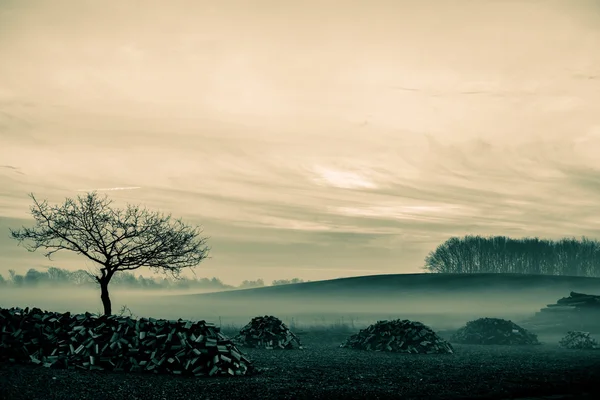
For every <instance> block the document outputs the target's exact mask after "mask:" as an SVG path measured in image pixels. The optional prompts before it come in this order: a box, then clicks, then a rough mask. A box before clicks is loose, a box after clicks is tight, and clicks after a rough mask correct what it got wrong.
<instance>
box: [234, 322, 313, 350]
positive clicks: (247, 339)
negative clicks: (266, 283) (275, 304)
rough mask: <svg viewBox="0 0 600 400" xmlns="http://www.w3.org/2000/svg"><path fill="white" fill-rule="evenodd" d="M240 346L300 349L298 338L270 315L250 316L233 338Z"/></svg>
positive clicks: (300, 344)
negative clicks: (248, 320)
mask: <svg viewBox="0 0 600 400" xmlns="http://www.w3.org/2000/svg"><path fill="white" fill-rule="evenodd" d="M233 340H234V341H235V343H237V344H239V345H240V346H245V347H253V348H265V349H269V350H272V349H288V350H289V349H294V348H299V349H302V343H301V342H300V339H298V337H297V336H296V335H295V334H294V333H293V332H292V331H290V330H289V328H288V327H287V326H286V325H285V324H284V323H283V322H282V321H281V320H280V319H279V318H276V317H274V316H272V315H265V316H264V317H256V318H252V320H251V321H250V322H249V323H248V324H247V325H246V326H245V327H243V328H242V329H241V330H240V333H239V334H238V335H237V336H236V337H235V338H233Z"/></svg>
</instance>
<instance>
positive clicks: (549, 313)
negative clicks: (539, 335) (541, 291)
mask: <svg viewBox="0 0 600 400" xmlns="http://www.w3.org/2000/svg"><path fill="white" fill-rule="evenodd" d="M528 322H529V323H530V324H531V325H535V326H537V327H538V328H546V329H549V328H554V329H557V330H566V329H577V330H581V331H583V330H585V331H587V330H589V331H594V332H600V296H596V295H591V294H584V293H576V292H571V293H570V295H569V297H563V298H561V299H560V300H558V301H557V302H556V303H555V304H548V305H547V306H546V307H545V308H542V309H541V310H540V311H539V312H537V313H536V314H535V316H534V317H533V318H531V320H530V321H528Z"/></svg>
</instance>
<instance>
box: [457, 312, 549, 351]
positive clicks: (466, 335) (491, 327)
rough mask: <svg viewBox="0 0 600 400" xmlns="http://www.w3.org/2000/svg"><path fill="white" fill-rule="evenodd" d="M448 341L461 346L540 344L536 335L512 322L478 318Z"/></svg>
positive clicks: (468, 323)
mask: <svg viewBox="0 0 600 400" xmlns="http://www.w3.org/2000/svg"><path fill="white" fill-rule="evenodd" d="M450 341H452V342H454V343H461V344H501V345H534V344H540V342H539V341H538V339H537V335H535V334H533V333H531V332H529V331H527V330H526V329H524V328H521V327H520V326H519V325H517V324H515V323H514V322H512V321H508V320H505V319H500V318H479V319H476V320H474V321H469V322H467V324H466V325H465V326H463V327H462V328H460V329H459V330H457V331H456V332H455V333H454V335H452V337H451V339H450Z"/></svg>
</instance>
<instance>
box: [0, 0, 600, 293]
mask: <svg viewBox="0 0 600 400" xmlns="http://www.w3.org/2000/svg"><path fill="white" fill-rule="evenodd" d="M0 55H1V58H2V60H1V61H0V165H1V167H0V229H1V230H2V232H4V233H2V234H1V235H0V273H4V274H5V276H6V272H7V270H8V269H9V268H14V269H15V270H17V271H18V272H21V273H25V271H26V270H27V269H28V268H31V267H35V268H41V267H42V266H47V265H55V266H59V267H63V268H69V269H78V268H88V267H90V268H91V267H92V266H93V264H91V263H88V262H85V260H84V259H83V258H81V257H65V256H61V255H60V253H59V254H57V255H56V256H55V261H54V263H50V262H48V261H47V260H46V259H45V258H44V257H43V255H42V253H41V252H38V253H32V254H30V253H28V252H27V251H26V250H25V249H23V248H20V247H17V245H16V242H14V241H12V240H11V239H9V238H8V235H9V232H8V227H13V228H17V227H19V226H20V225H22V224H27V223H28V221H31V217H30V216H29V214H28V210H29V206H30V205H31V201H30V199H29V198H28V197H27V193H29V192H33V193H34V194H35V195H36V196H38V197H39V198H46V199H48V200H49V201H51V202H55V203H56V202H62V201H64V199H65V197H73V196H77V195H81V194H83V192H78V190H87V189H106V188H116V187H121V188H123V187H137V189H129V190H113V191H106V193H107V194H109V196H111V197H112V198H114V199H115V200H116V201H117V202H121V203H122V204H124V202H125V201H127V202H131V203H143V204H144V205H147V206H148V207H151V208H155V209H158V210H160V211H164V212H167V213H172V214H173V215H174V216H177V217H179V216H180V217H183V218H184V219H185V220H186V221H188V222H190V223H194V224H202V226H203V227H204V232H205V234H206V235H207V236H210V242H209V243H210V246H211V247H212V252H211V256H212V258H211V259H209V260H206V261H205V262H203V263H202V264H201V265H200V267H199V268H198V269H197V275H198V276H209V277H212V276H217V277H219V278H221V279H222V280H223V281H225V282H227V283H232V284H237V283H239V282H240V281H241V280H243V279H256V278H263V279H265V280H267V281H270V280H272V279H281V278H292V277H300V278H303V279H310V280H318V279H330V278H335V277H341V276H354V275H366V274H379V273H409V272H418V271H420V270H421V267H422V265H423V259H424V258H425V256H426V255H427V253H428V252H429V251H431V250H433V249H435V247H436V246H437V245H438V244H440V243H441V242H443V241H445V240H446V239H448V238H449V237H451V236H455V235H459V236H463V235H466V234H483V235H509V236H514V237H523V236H540V237H546V238H560V237H563V236H581V235H586V236H589V237H592V238H598V239H600V4H599V3H598V2H597V1H591V0H590V1H587V0H563V1H553V0H520V1H517V0H515V1H508V0H507V1H499V0H477V1H475V0H456V1H445V0H413V1H403V0H389V1H379V0H369V1H366V0H365V1H351V0H345V1H341V0H340V1H333V0H318V1H317V0H305V1H296V2H291V1H280V0H268V1H266V0H252V1H250V0H249V1H241V0H237V1H227V0H220V1H192V0H189V1H183V0H170V1H150V0H146V1H124V0H120V1H109V2H106V1H83V0H72V1H62V0H53V1H41V0H40V1H21V0H14V1H9V0H0ZM139 272H142V273H144V271H142V270H139Z"/></svg>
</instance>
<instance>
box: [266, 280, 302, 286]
mask: <svg viewBox="0 0 600 400" xmlns="http://www.w3.org/2000/svg"><path fill="white" fill-rule="evenodd" d="M303 282H304V281H303V280H302V279H300V278H293V279H276V280H274V281H273V282H271V285H273V286H279V285H291V284H293V283H303Z"/></svg>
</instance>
